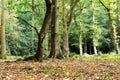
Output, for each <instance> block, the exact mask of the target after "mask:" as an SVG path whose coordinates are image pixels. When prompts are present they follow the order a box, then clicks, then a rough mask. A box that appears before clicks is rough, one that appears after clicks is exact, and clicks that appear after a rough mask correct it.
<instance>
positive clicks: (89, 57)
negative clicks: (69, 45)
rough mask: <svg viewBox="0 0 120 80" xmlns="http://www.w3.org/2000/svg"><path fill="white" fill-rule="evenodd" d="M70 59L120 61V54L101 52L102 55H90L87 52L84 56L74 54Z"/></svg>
mask: <svg viewBox="0 0 120 80" xmlns="http://www.w3.org/2000/svg"><path fill="white" fill-rule="evenodd" d="M70 59H72V60H76V59H79V60H112V61H120V55H115V54H101V55H98V56H96V55H88V54H85V55H83V56H80V55H74V56H72V57H71V58H70Z"/></svg>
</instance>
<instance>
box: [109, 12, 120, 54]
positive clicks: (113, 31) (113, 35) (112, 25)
mask: <svg viewBox="0 0 120 80" xmlns="http://www.w3.org/2000/svg"><path fill="white" fill-rule="evenodd" d="M108 16H109V21H110V34H111V38H112V42H113V46H114V49H115V51H116V54H120V53H119V47H118V42H117V33H116V26H115V25H116V22H115V20H113V19H112V18H111V17H112V15H111V14H110V11H109V12H108Z"/></svg>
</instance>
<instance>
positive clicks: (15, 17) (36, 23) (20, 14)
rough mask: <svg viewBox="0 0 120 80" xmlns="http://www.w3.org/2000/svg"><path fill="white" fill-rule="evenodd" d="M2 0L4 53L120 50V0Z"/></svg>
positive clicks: (66, 53)
mask: <svg viewBox="0 0 120 80" xmlns="http://www.w3.org/2000/svg"><path fill="white" fill-rule="evenodd" d="M0 3H2V4H1V5H0V14H1V17H0V19H1V21H0V22H1V26H0V34H1V36H0V41H1V44H0V45H1V46H0V47H1V49H0V50H1V51H0V53H1V55H5V54H7V55H16V56H29V55H35V58H36V59H39V58H43V57H44V56H48V57H60V56H61V57H69V56H72V55H74V54H80V55H83V54H86V53H87V54H95V55H98V54H103V53H116V54H120V53H119V45H120V44H119V43H120V5H119V4H120V0H1V1H0ZM4 21H5V22H4ZM4 23H5V24H4ZM4 31H5V32H4ZM4 33H5V34H4ZM4 36H5V37H4Z"/></svg>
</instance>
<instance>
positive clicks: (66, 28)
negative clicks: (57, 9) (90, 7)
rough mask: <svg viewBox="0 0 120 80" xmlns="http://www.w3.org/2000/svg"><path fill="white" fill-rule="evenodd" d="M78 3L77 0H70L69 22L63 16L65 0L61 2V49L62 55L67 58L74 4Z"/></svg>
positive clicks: (64, 15)
mask: <svg viewBox="0 0 120 80" xmlns="http://www.w3.org/2000/svg"><path fill="white" fill-rule="evenodd" d="M78 2H79V0H75V1H73V0H71V5H70V6H71V7H70V16H69V20H67V17H68V16H66V14H65V0H62V4H63V5H62V6H63V7H62V18H63V27H64V30H63V49H64V54H65V56H66V57H69V30H70V26H71V23H72V18H73V15H74V8H75V6H76V4H77V3H78Z"/></svg>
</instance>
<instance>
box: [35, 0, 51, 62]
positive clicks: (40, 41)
mask: <svg viewBox="0 0 120 80" xmlns="http://www.w3.org/2000/svg"><path fill="white" fill-rule="evenodd" d="M45 2H46V8H47V9H46V14H45V18H44V21H43V25H42V28H41V30H40V32H39V33H38V48H37V52H36V54H35V58H36V59H37V60H39V59H42V58H43V52H44V51H43V41H44V38H45V35H46V31H47V29H48V28H49V22H50V19H51V14H52V4H51V0H45Z"/></svg>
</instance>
